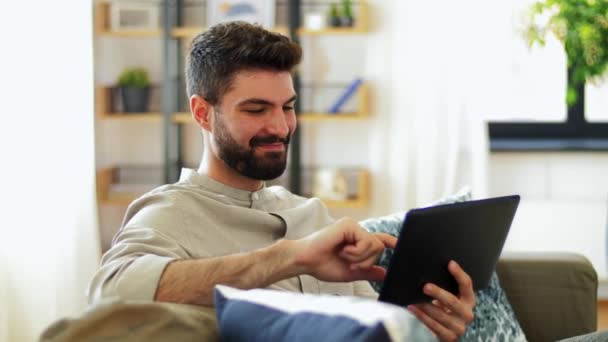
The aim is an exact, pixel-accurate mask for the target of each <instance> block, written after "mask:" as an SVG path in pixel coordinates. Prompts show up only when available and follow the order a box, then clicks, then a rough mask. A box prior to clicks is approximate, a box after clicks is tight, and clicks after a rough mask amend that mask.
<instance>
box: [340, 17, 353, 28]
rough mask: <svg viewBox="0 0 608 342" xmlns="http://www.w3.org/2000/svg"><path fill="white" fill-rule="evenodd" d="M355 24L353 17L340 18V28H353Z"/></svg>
mask: <svg viewBox="0 0 608 342" xmlns="http://www.w3.org/2000/svg"><path fill="white" fill-rule="evenodd" d="M354 23H355V20H354V19H353V17H347V16H341V17H340V26H342V27H352V26H353V25H354Z"/></svg>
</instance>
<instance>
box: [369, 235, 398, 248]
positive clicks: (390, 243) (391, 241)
mask: <svg viewBox="0 0 608 342" xmlns="http://www.w3.org/2000/svg"><path fill="white" fill-rule="evenodd" d="M374 236H375V237H376V238H377V239H378V240H380V241H381V242H382V243H383V244H384V248H395V246H396V245H397V238H396V237H394V236H392V235H390V234H386V233H374Z"/></svg>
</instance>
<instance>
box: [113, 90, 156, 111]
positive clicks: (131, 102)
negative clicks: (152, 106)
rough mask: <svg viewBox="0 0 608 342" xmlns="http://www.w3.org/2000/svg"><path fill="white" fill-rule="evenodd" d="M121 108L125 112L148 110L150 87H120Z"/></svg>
mask: <svg viewBox="0 0 608 342" xmlns="http://www.w3.org/2000/svg"><path fill="white" fill-rule="evenodd" d="M120 94H121V98H122V106H123V110H124V111H125V112H126V113H145V112H147V111H148V98H149V97H150V88H149V87H144V88H137V87H120Z"/></svg>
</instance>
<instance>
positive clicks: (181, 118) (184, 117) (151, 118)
mask: <svg viewBox="0 0 608 342" xmlns="http://www.w3.org/2000/svg"><path fill="white" fill-rule="evenodd" d="M95 97H96V99H95V112H96V113H97V117H98V118H99V119H100V120H108V121H114V120H120V121H139V122H161V121H162V118H163V113H160V112H148V113H116V112H112V111H110V108H111V107H112V88H111V87H105V86H97V87H96V88H95ZM172 121H173V123H175V124H188V123H194V120H192V116H191V115H190V113H188V112H181V113H174V114H173V119H172Z"/></svg>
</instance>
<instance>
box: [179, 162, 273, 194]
mask: <svg viewBox="0 0 608 342" xmlns="http://www.w3.org/2000/svg"><path fill="white" fill-rule="evenodd" d="M179 181H180V182H185V183H190V184H193V185H198V186H202V187H204V188H206V189H208V190H211V191H213V192H215V193H219V194H222V195H225V196H228V197H231V198H234V199H237V200H242V201H251V200H252V197H253V195H254V194H263V193H264V192H265V190H266V189H267V188H266V183H265V182H264V183H263V185H262V188H261V189H259V190H256V191H247V190H242V189H237V188H234V187H231V186H228V185H226V184H224V183H220V182H218V181H216V180H214V179H211V178H210V177H209V176H207V175H206V174H204V173H200V172H198V171H197V170H193V169H188V168H182V171H181V174H180V177H179Z"/></svg>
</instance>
